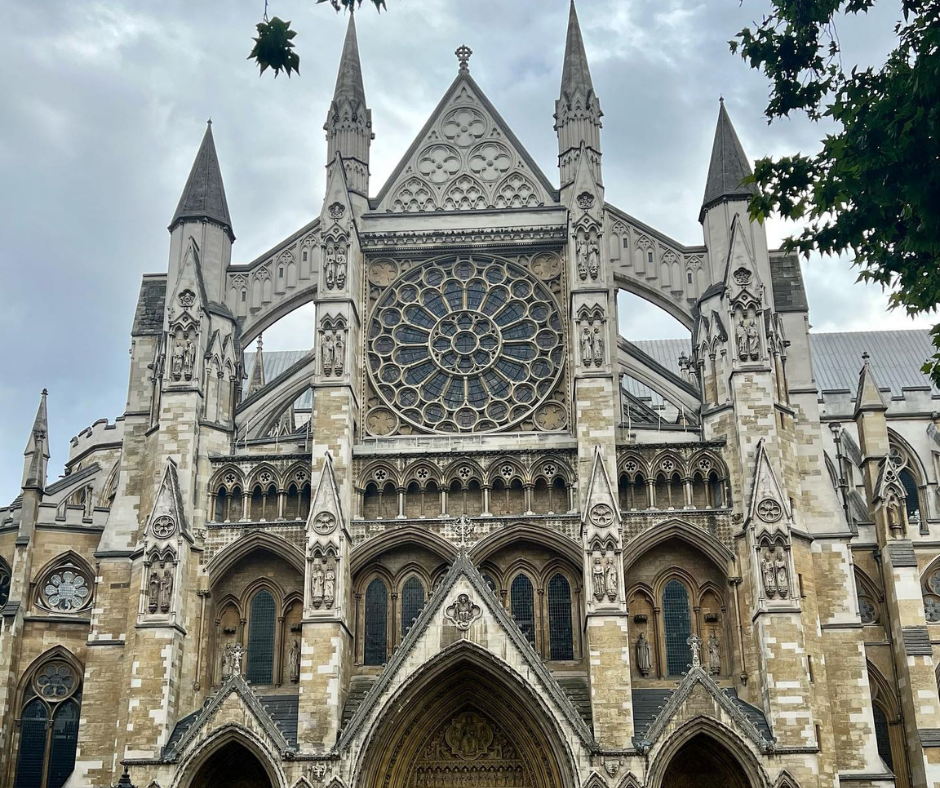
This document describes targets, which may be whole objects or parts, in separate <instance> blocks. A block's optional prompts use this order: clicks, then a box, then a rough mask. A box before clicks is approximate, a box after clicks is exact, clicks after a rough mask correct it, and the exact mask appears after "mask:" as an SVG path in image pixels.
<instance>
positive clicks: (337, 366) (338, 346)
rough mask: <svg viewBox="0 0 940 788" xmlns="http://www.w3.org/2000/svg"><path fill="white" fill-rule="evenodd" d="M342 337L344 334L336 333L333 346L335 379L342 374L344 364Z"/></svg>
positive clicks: (344, 345)
mask: <svg viewBox="0 0 940 788" xmlns="http://www.w3.org/2000/svg"><path fill="white" fill-rule="evenodd" d="M343 337H344V332H343V331H337V332H336V341H335V343H334V345H333V374H334V375H336V376H337V377H338V376H339V375H342V374H343V366H344V364H345V362H346V340H345V339H344V338H343Z"/></svg>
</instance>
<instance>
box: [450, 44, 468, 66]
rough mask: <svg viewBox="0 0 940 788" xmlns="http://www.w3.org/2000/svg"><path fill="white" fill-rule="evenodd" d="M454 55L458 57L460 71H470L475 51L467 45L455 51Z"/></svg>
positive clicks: (462, 45)
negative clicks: (471, 57) (471, 59)
mask: <svg viewBox="0 0 940 788" xmlns="http://www.w3.org/2000/svg"><path fill="white" fill-rule="evenodd" d="M454 54H455V55H456V56H457V62H458V63H459V64H460V70H461V71H469V70H470V66H469V63H470V55H472V54H473V50H472V49H470V47H468V46H467V45H466V44H461V45H460V46H459V47H457V48H456V49H455V50H454Z"/></svg>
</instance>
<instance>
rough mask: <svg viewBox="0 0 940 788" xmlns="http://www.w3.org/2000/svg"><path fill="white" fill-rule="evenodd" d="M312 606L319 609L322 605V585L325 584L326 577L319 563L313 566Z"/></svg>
mask: <svg viewBox="0 0 940 788" xmlns="http://www.w3.org/2000/svg"><path fill="white" fill-rule="evenodd" d="M312 580H313V606H314V607H320V605H321V604H322V603H323V584H324V583H325V582H326V576H325V575H324V573H323V567H322V566H321V565H320V562H319V561H316V562H314V564H313V575H312Z"/></svg>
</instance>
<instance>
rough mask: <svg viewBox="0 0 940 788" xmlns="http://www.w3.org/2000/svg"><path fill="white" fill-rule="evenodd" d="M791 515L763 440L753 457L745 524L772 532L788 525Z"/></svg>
mask: <svg viewBox="0 0 940 788" xmlns="http://www.w3.org/2000/svg"><path fill="white" fill-rule="evenodd" d="M790 521H791V513H790V506H789V500H788V498H787V496H786V495H784V494H783V487H781V486H780V482H779V481H778V479H777V474H776V473H775V472H774V469H773V466H772V465H771V464H770V458H769V457H768V456H767V449H766V447H765V445H764V440H763V438H762V439H761V440H760V442H759V443H758V444H757V452H756V454H755V455H754V475H753V477H752V481H751V501H750V505H749V506H748V515H747V523H751V522H756V523H758V524H760V525H762V526H763V527H765V528H766V529H767V530H770V531H773V530H777V529H780V530H782V529H783V528H784V526H786V525H789V523H790Z"/></svg>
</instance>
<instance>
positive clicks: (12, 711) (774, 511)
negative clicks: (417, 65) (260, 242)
mask: <svg viewBox="0 0 940 788" xmlns="http://www.w3.org/2000/svg"><path fill="white" fill-rule="evenodd" d="M470 54H471V52H470V51H469V49H467V48H466V47H461V48H460V49H458V51H457V58H458V68H457V74H456V77H455V79H454V81H453V83H452V84H451V85H450V87H449V88H448V89H447V91H446V93H445V94H444V96H443V98H442V99H441V101H440V103H439V104H438V106H437V108H436V109H435V110H434V112H433V114H432V116H431V117H430V119H429V120H428V121H427V123H426V125H425V126H424V128H423V129H421V131H420V132H419V133H418V135H417V137H416V138H415V141H414V143H413V144H412V146H411V148H410V149H409V150H408V151H407V152H406V153H405V155H404V157H403V158H402V160H401V162H400V164H399V166H398V167H397V169H396V170H395V171H394V172H393V174H392V175H391V176H390V177H389V179H388V181H387V182H386V183H385V185H384V186H382V188H381V189H380V190H379V191H378V192H377V193H373V192H372V191H370V185H371V184H370V181H369V155H370V147H371V144H372V141H373V136H374V135H373V128H372V114H371V111H370V109H369V108H368V104H367V101H366V94H365V90H364V86H363V78H362V73H361V68H360V60H359V52H358V45H357V40H356V30H355V23H354V21H353V16H350V20H349V28H348V32H347V35H346V39H345V43H344V47H343V52H342V57H341V63H340V68H339V75H338V78H337V81H336V88H335V95H334V99H333V102H332V104H331V105H330V107H329V111H328V113H327V119H326V126H325V129H326V134H327V143H328V149H327V187H326V194H325V196H324V199H323V203H322V210H321V212H320V214H319V216H317V217H316V218H314V220H313V221H311V222H310V223H309V224H307V225H306V226H304V227H302V228H300V229H299V230H298V231H297V232H296V233H294V234H293V235H291V236H290V237H288V238H286V239H284V240H283V241H282V242H281V243H279V244H277V245H276V246H275V247H274V248H272V249H271V250H270V251H269V252H267V253H265V254H264V255H262V256H261V257H259V258H258V259H257V260H255V261H253V262H251V263H247V264H243V263H235V262H233V260H232V247H233V242H234V241H235V235H234V232H233V226H232V221H231V218H230V216H229V209H228V205H227V203H226V198H225V191H224V188H223V185H222V176H221V168H220V165H219V161H218V158H217V155H216V149H215V144H214V141H213V137H212V129H211V126H210V127H209V128H208V129H207V131H206V133H205V137H204V139H203V140H202V144H201V147H200V148H199V151H198V154H197V157H196V160H195V163H194V165H193V168H192V172H191V174H190V176H189V179H188V181H187V183H186V185H185V189H184V191H183V195H182V198H181V199H180V202H179V205H178V207H177V210H176V212H175V214H174V216H173V220H172V222H171V224H170V227H169V232H170V244H169V248H170V253H169V266H168V270H167V271H166V273H161V274H153V275H147V276H145V277H144V279H143V282H142V285H141V289H140V296H139V301H138V305H137V310H136V314H135V318H134V322H133V327H132V331H131V361H130V383H129V387H128V398H127V409H126V411H125V413H124V414H123V416H122V417H120V418H118V419H117V420H116V421H115V422H113V423H109V422H107V421H103V420H102V421H99V422H96V423H95V424H94V425H92V426H91V427H90V428H88V429H86V430H85V431H83V432H82V433H81V434H79V435H78V436H77V437H75V438H73V439H72V445H71V451H70V455H69V460H68V462H67V465H66V474H65V476H63V477H62V478H60V479H59V480H57V481H53V482H49V481H48V480H47V468H46V465H47V461H48V458H49V451H48V446H49V436H48V434H47V417H46V396H45V392H44V393H43V397H42V401H41V404H40V407H39V411H38V413H37V416H36V420H35V423H34V425H33V428H32V431H31V432H30V435H29V442H28V445H27V449H26V453H25V460H24V471H23V480H22V493H21V495H20V496H19V497H18V498H17V499H16V500H15V501H14V502H13V503H12V504H11V505H10V506H8V507H6V508H4V509H0V612H2V617H0V621H2V623H0V626H2V629H0V715H2V717H0V785H4V786H14V788H62V786H70V787H77V786H81V787H82V788H84V787H85V786H88V787H90V786H96V787H99V788H104V787H105V786H111V785H113V784H116V783H117V784H119V785H123V786H130V785H134V786H136V787H137V788H197V787H198V788H216V787H217V786H236V787H237V788H319V787H320V786H322V787H323V788H458V787H459V788H678V787H679V786H691V785H696V786H732V787H733V788H824V787H825V788H834V787H835V786H851V788H867V787H868V786H878V788H888V786H893V785H897V786H898V787H899V788H907V787H908V786H916V787H917V788H926V787H927V786H937V785H940V697H938V690H937V676H936V674H935V664H936V663H937V658H938V657H940V623H938V622H940V563H938V555H940V541H938V539H940V537H938V534H940V501H938V497H937V479H938V467H940V463H938V457H940V438H938V436H937V425H938V419H937V416H936V413H935V412H934V407H933V406H932V405H931V401H932V399H933V398H934V397H935V396H936V395H937V392H936V391H933V390H932V389H930V387H929V386H927V387H926V388H925V387H923V386H922V387H920V388H918V387H917V386H914V387H908V388H904V390H903V392H901V391H894V392H892V393H891V394H889V393H887V392H886V389H883V388H881V386H880V383H881V382H882V380H881V379H880V378H881V376H882V375H883V374H887V373H885V372H883V370H886V369H889V368H890V367H891V365H890V364H887V363H886V364H885V365H884V366H879V364H878V363H876V361H877V360H876V359H871V360H869V359H868V358H862V355H861V353H858V354H857V355H854V356H853V358H852V359H851V362H850V363H852V364H853V365H854V367H853V373H852V374H853V377H854V380H853V382H852V386H851V390H848V389H840V390H838V391H827V392H822V391H821V389H820V386H819V384H818V381H817V375H816V371H815V368H814V355H813V347H814V346H813V342H815V341H816V340H815V339H814V337H813V336H811V334H810V332H809V324H808V306H807V301H806V295H805V291H804V288H803V282H802V277H801V273H800V266H799V263H798V261H797V260H796V259H794V258H793V257H791V256H788V255H785V254H783V253H780V252H776V251H773V250H771V249H769V248H768V245H767V240H766V237H765V233H764V229H763V228H762V227H761V226H760V225H759V224H757V223H754V222H752V221H750V220H749V218H748V211H747V201H748V199H749V197H750V196H751V187H750V186H747V185H745V184H743V183H742V181H743V179H744V177H745V176H746V175H747V174H748V173H749V171H750V170H749V166H748V163H747V159H746V157H745V154H744V151H743V149H742V146H741V144H740V142H739V140H738V137H737V135H736V134H735V131H734V129H733V127H732V125H731V121H730V119H729V115H728V112H727V111H726V109H725V107H724V105H723V104H722V106H721V107H720V110H719V116H718V126H717V130H716V132H715V138H714V147H713V151H712V158H711V162H710V166H709V172H708V177H707V183H706V189H705V196H704V201H703V204H702V209H701V213H700V215H699V221H700V223H701V225H702V228H703V230H704V243H703V244H701V245H692V246H686V245H683V244H681V243H679V242H677V241H675V240H673V239H671V238H669V237H667V236H666V235H664V234H663V233H660V232H658V231H656V230H655V229H653V228H651V227H649V226H647V225H645V224H643V223H642V222H640V221H639V220H637V219H634V218H633V217H632V216H631V215H630V214H628V213H626V212H624V211H623V210H621V209H619V208H617V207H615V206H613V205H611V204H610V203H608V202H606V201H605V197H604V178H603V166H602V153H601V118H602V112H601V106H600V102H599V99H598V96H597V95H596V94H595V92H594V88H593V84H592V81H591V74H590V69H589V65H588V58H587V55H586V52H585V47H584V44H583V41H582V37H581V31H580V28H579V24H578V19H577V15H576V12H575V9H574V5H573V3H572V7H571V15H570V20H569V26H568V31H567V43H566V50H565V57H564V63H563V69H562V79H561V91H560V95H559V97H558V100H557V102H556V104H555V115H554V120H555V130H556V132H557V135H558V172H557V174H556V175H555V176H554V179H551V178H549V177H547V176H546V175H545V174H544V173H543V172H542V171H541V170H540V168H539V166H538V165H537V164H536V163H535V161H534V160H533V159H532V157H531V156H530V155H529V154H528V153H527V152H526V150H525V148H524V147H523V146H522V144H521V142H520V141H519V140H518V139H517V138H516V137H515V136H514V135H513V133H512V131H511V130H510V129H509V127H508V126H507V125H506V123H505V121H504V120H503V119H502V118H501V117H500V115H499V113H498V112H497V110H496V109H495V108H494V107H493V105H492V104H491V103H490V101H489V100H488V99H487V97H486V95H485V94H484V92H483V89H482V88H481V86H480V85H478V84H477V83H476V81H474V79H473V77H472V76H471V73H470V66H469V60H470ZM619 291H628V292H630V293H633V294H635V295H638V296H640V297H642V298H645V299H647V300H648V301H650V302H652V303H653V304H655V305H657V306H659V307H661V308H662V309H664V310H666V311H667V312H668V313H669V314H671V315H672V316H674V317H675V318H676V319H677V320H678V321H680V322H681V323H682V324H684V325H685V326H686V327H687V328H688V329H689V332H690V335H691V338H692V339H691V343H688V344H687V348H688V349H687V352H685V353H683V355H682V358H681V359H678V360H677V359H675V358H673V359H672V361H671V362H669V361H668V360H667V361H664V360H663V359H661V358H657V357H656V354H655V353H654V352H653V351H652V350H651V349H650V348H648V347H647V348H646V349H644V348H643V347H642V346H641V344H642V343H632V342H630V341H628V340H627V339H624V338H622V337H620V336H619V334H618V328H617V326H618V319H617V309H618V300H617V294H618V292H619ZM310 303H313V304H314V305H315V309H316V336H315V337H314V338H313V343H312V347H313V349H312V350H311V351H310V352H305V353H298V354H295V356H296V357H294V358H291V359H290V360H289V363H287V362H285V363H283V364H281V366H280V368H279V371H278V372H277V374H271V373H270V370H272V368H273V362H272V357H273V356H274V354H270V355H269V356H268V358H267V366H268V370H269V372H268V374H266V372H265V362H266V359H265V358H264V357H263V355H262V350H261V348H260V342H258V345H257V347H258V349H257V350H256V351H255V352H254V353H253V354H250V353H246V350H249V349H250V348H251V347H252V344H253V343H254V342H255V341H256V340H258V338H259V337H260V335H261V333H262V332H263V331H264V330H265V329H266V328H267V327H269V326H271V325H272V324H274V323H275V322H276V321H278V320H279V319H280V318H282V317H283V316H285V315H287V314H289V313H290V312H292V311H293V310H295V309H297V308H298V307H299V306H302V305H305V304H310ZM882 355H884V354H882ZM820 358H822V357H820ZM820 358H817V359H816V360H815V363H816V364H817V365H818V364H821V363H823V361H825V359H824V358H822V360H820ZM249 359H250V369H249ZM886 361H891V359H887V360H886ZM889 388H890V386H889ZM303 398H306V401H307V402H308V405H307V407H306V410H305V411H304V412H303V413H302V412H301V411H302V410H303V409H302V408H301V407H300V405H299V404H298V403H300V402H301V401H302V400H303Z"/></svg>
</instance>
